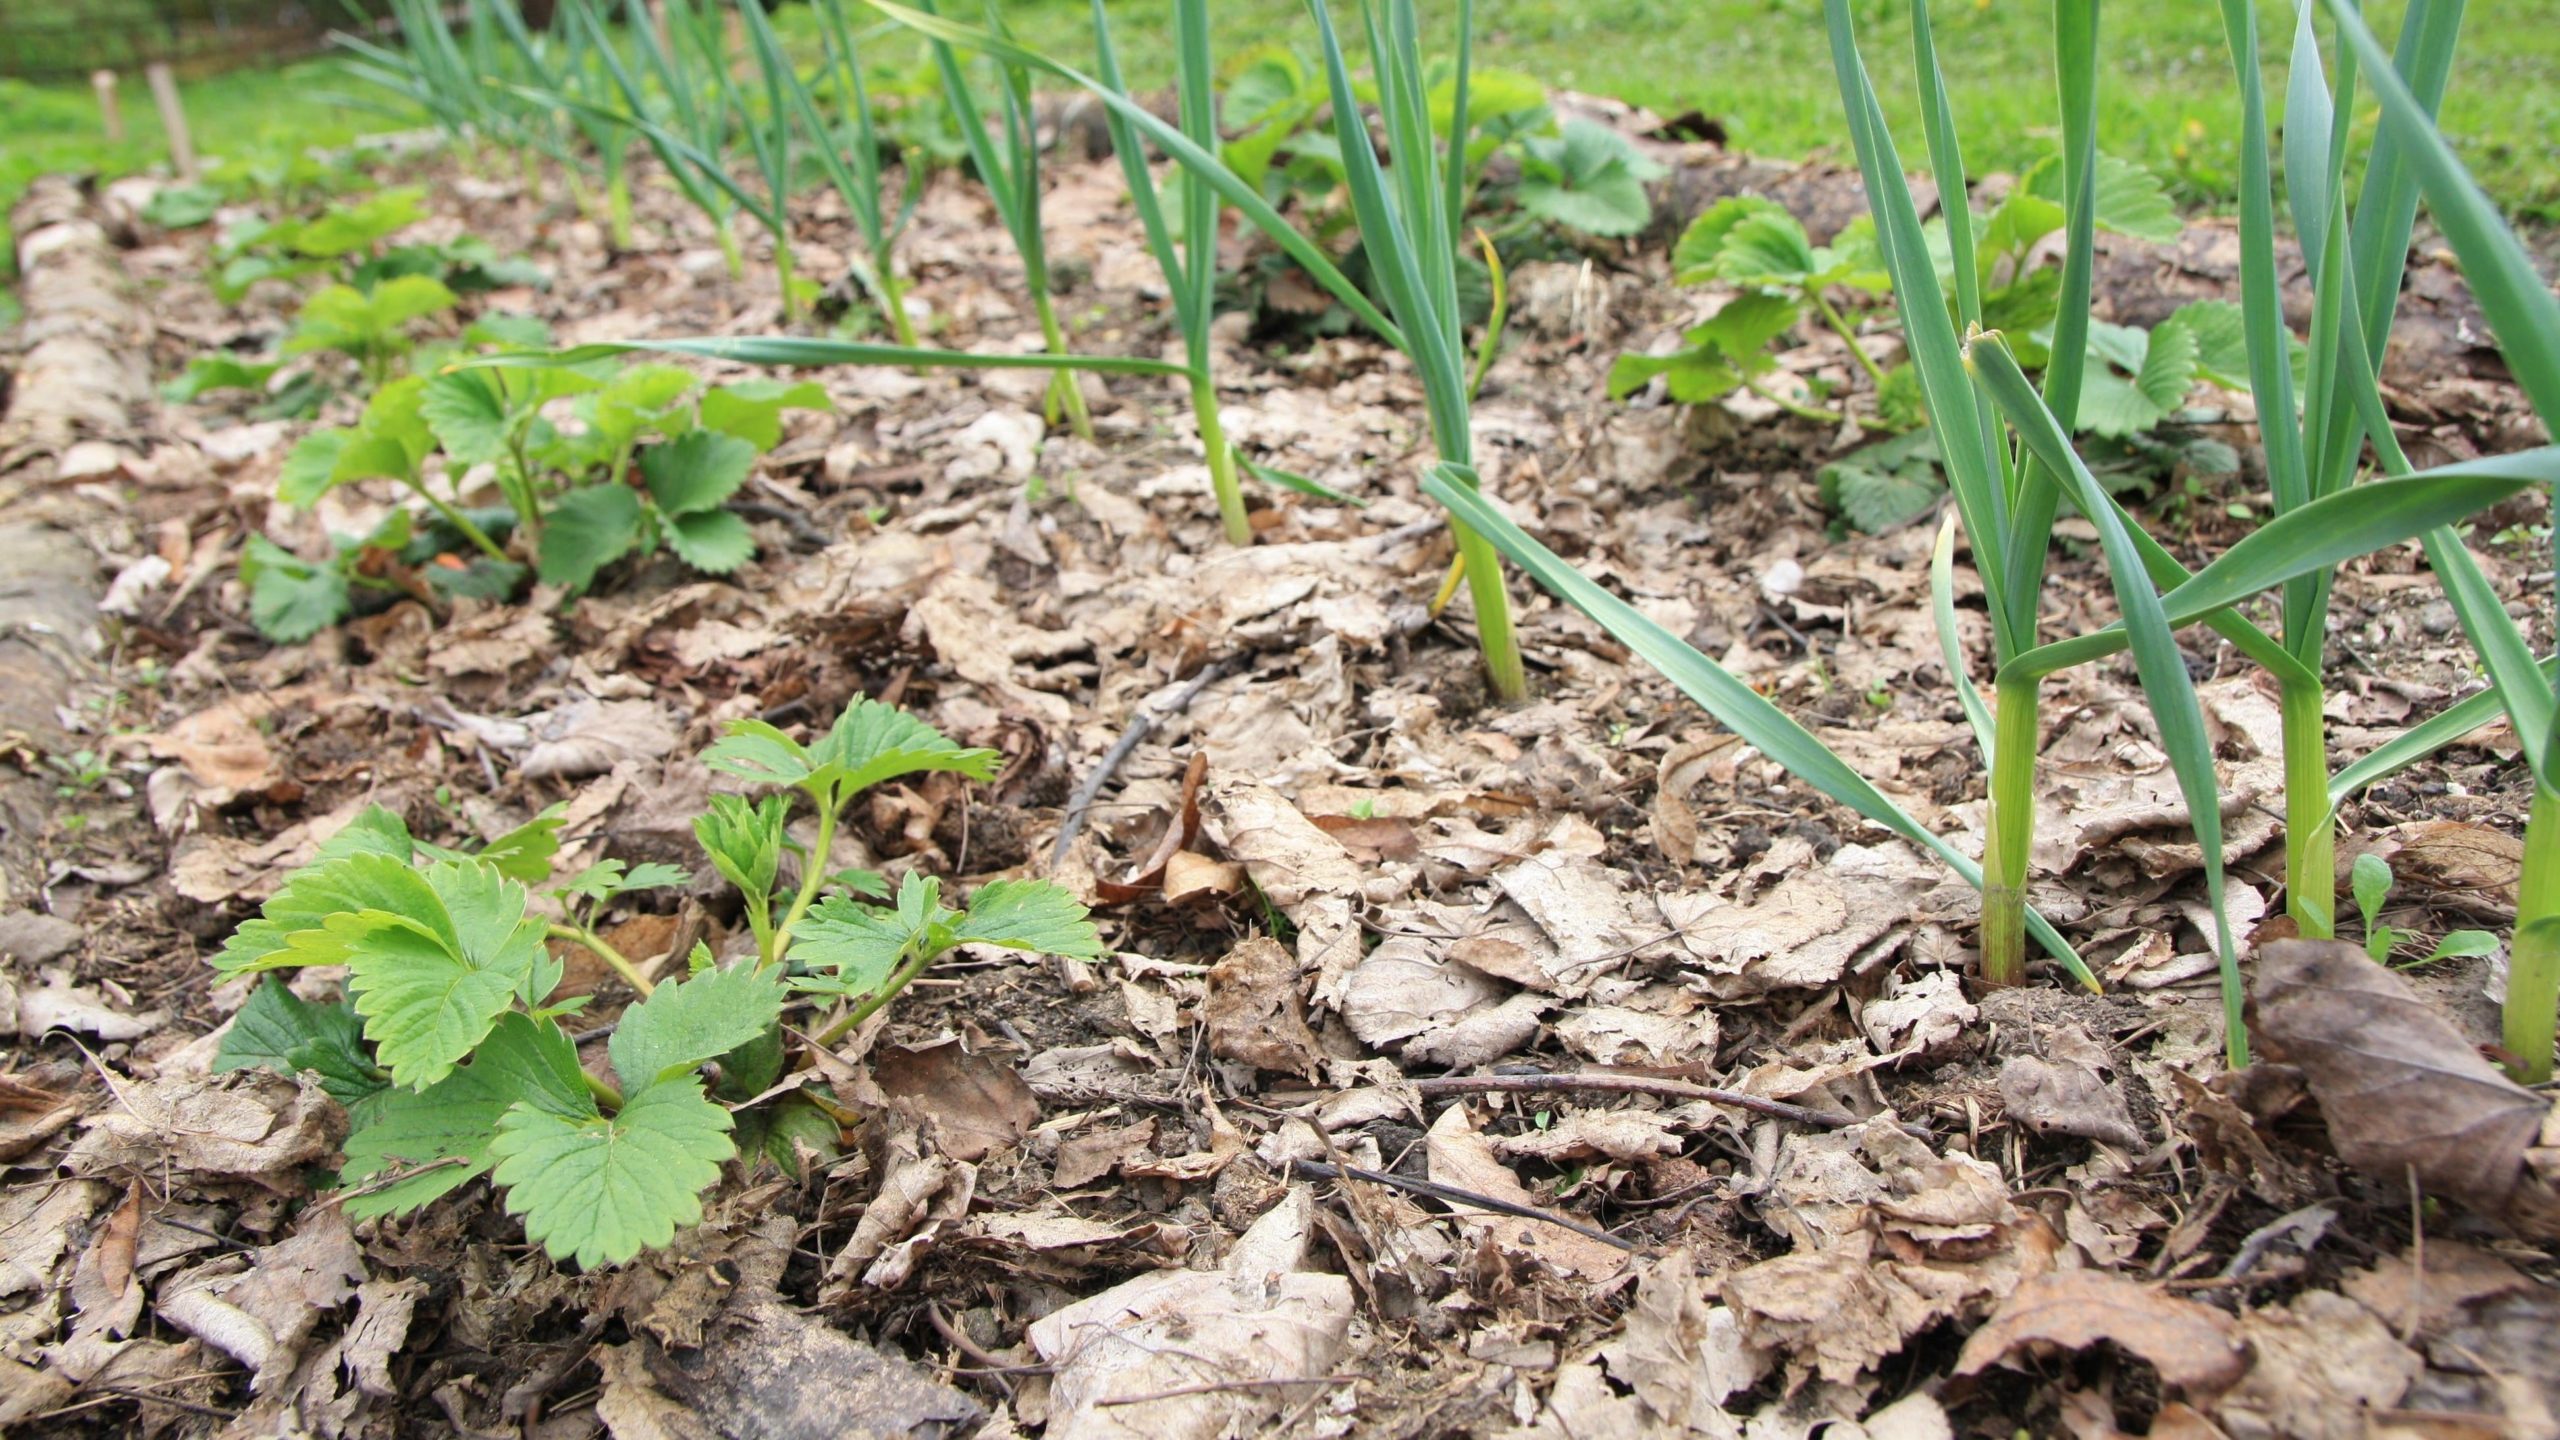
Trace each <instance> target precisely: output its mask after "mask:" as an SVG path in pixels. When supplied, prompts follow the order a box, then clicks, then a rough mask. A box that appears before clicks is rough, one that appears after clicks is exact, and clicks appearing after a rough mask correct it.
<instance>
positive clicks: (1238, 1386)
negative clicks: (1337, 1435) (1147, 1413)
mask: <svg viewBox="0 0 2560 1440" xmlns="http://www.w3.org/2000/svg"><path fill="white" fill-rule="evenodd" d="M1359 1380H1360V1377H1359V1376H1357V1375H1309V1376H1306V1377H1304V1378H1302V1379H1297V1380H1290V1379H1256V1380H1207V1381H1203V1382H1201V1383H1200V1384H1197V1385H1176V1386H1174V1387H1173V1388H1172V1389H1170V1390H1156V1391H1151V1392H1150V1393H1148V1394H1145V1395H1114V1396H1112V1397H1111V1398H1110V1399H1108V1400H1096V1401H1095V1402H1093V1403H1094V1405H1095V1407H1096V1408H1100V1407H1102V1406H1107V1405H1144V1404H1146V1403H1147V1402H1148V1401H1150V1400H1174V1399H1179V1398H1181V1397H1182V1396H1185V1395H1217V1394H1222V1393H1224V1392H1226V1391H1229V1390H1280V1389H1285V1388H1287V1387H1289V1386H1291V1385H1355V1384H1358V1383H1359Z"/></svg>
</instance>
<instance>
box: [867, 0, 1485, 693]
mask: <svg viewBox="0 0 2560 1440" xmlns="http://www.w3.org/2000/svg"><path fill="white" fill-rule="evenodd" d="M869 3H870V4H871V6H872V8H873V9H876V10H878V11H880V12H881V13H882V14H884V15H887V16H889V17H890V18H891V19H894V20H896V21H898V22H899V23H901V24H903V25H906V26H908V27H909V28H911V29H915V30H918V31H921V32H923V33H924V34H925V35H926V36H927V37H929V38H931V39H933V40H935V41H936V42H937V43H940V44H943V45H946V46H947V45H967V46H970V47H972V48H974V49H978V50H981V51H984V52H987V53H989V54H992V55H994V56H996V57H997V58H999V59H1000V60H1001V61H1003V62H1005V63H1006V64H1009V65H1013V66H1017V67H1020V68H1022V69H1025V70H1030V71H1037V72H1039V73H1043V74H1047V75H1050V76H1053V77H1055V78H1057V79H1059V80H1063V81H1065V82H1067V83H1069V84H1072V85H1078V86H1082V87H1083V88H1085V89H1086V90H1088V91H1091V92H1092V93H1093V94H1094V95H1095V97H1096V98H1098V99H1100V100H1101V102H1102V103H1103V105H1104V106H1105V107H1106V108H1107V109H1108V110H1109V111H1110V113H1111V114H1112V116H1113V117H1115V118H1116V119H1118V120H1120V121H1122V122H1124V123H1125V124H1126V125H1127V127H1128V128H1130V129H1132V130H1134V131H1136V132H1137V133H1138V134H1140V135H1142V136H1144V137H1145V138H1146V139H1147V141H1148V142H1149V143H1151V144H1153V145H1154V146H1155V147H1156V148H1157V149H1158V150H1160V151H1162V152H1163V153H1164V154H1165V155H1166V156H1168V157H1170V158H1171V159H1172V160H1173V161H1174V162H1175V163H1176V164H1177V165H1179V166H1180V167H1181V168H1182V171H1183V173H1184V174H1185V175H1186V176H1187V177H1188V178H1189V179H1190V180H1192V181H1195V182H1197V183H1200V184H1204V185H1207V186H1210V187H1212V188H1214V189H1215V190H1216V191H1217V192H1218V194H1219V195H1220V196H1221V197H1222V198H1224V199H1225V200H1226V202H1227V203H1228V204H1230V205H1232V206H1234V207H1235V209H1236V212H1237V213H1238V214H1239V215H1241V216H1243V217H1244V218H1245V219H1247V220H1249V221H1251V222H1252V223H1253V224H1254V225H1255V226H1256V227H1257V228H1259V229H1261V230H1262V231H1263V232H1264V233H1265V234H1267V235H1269V236H1270V237H1271V239H1272V240H1273V242H1274V243H1276V244H1278V245H1279V246H1280V248H1281V249H1282V250H1283V251H1285V252H1287V254H1288V256H1289V258H1290V259H1292V260H1294V261H1296V262H1297V263H1298V264H1299V265H1300V266H1302V267H1303V268H1304V269H1305V270H1306V272H1307V274H1308V275H1309V276H1311V277H1313V278H1314V280H1315V281H1316V283H1317V284H1318V285H1320V286H1321V287H1323V288H1324V290H1325V291H1326V292H1327V293H1328V294H1330V295H1332V296H1333V297H1334V299H1336V300H1338V301H1340V302H1342V305H1343V307H1344V308H1345V309H1347V310H1349V311H1350V312H1351V314H1352V315H1353V316H1354V317H1356V318H1357V319H1358V320H1359V321H1360V322H1361V323H1362V324H1364V325H1366V326H1368V327H1369V329H1370V330H1372V331H1373V332H1375V333H1376V334H1377V335H1378V336H1379V338H1381V339H1382V340H1384V341H1386V342H1387V343H1388V344H1389V345H1391V346H1393V347H1395V348H1396V349H1398V350H1401V351H1403V352H1404V353H1405V354H1406V356H1408V357H1409V358H1410V359H1411V360H1412V361H1413V364H1414V368H1415V370H1416V372H1417V373H1418V374H1419V375H1420V376H1421V378H1422V383H1423V390H1424V394H1425V398H1426V402H1427V406H1428V409H1429V412H1430V421H1431V432H1432V436H1433V440H1434V442H1435V445H1436V448H1437V451H1438V459H1437V463H1436V464H1435V465H1434V466H1433V468H1432V471H1431V472H1430V473H1431V474H1433V475H1445V476H1447V477H1449V478H1451V479H1453V480H1454V481H1455V482H1456V483H1457V484H1458V485H1459V486H1461V487H1462V488H1465V489H1467V490H1469V491H1470V492H1472V491H1473V489H1474V488H1475V485H1476V483H1477V482H1476V476H1475V470H1474V464H1473V461H1474V447H1473V440H1472V436H1471V433H1470V429H1469V408H1470V407H1469V400H1470V393H1471V390H1470V380H1471V378H1472V377H1471V375H1470V371H1469V365H1468V355H1467V350H1466V347H1465V345H1464V343H1463V337H1462V336H1461V333H1460V315H1459V307H1458V295H1457V262H1458V253H1459V252H1458V246H1459V244H1460V229H1461V224H1460V222H1461V217H1462V215H1463V203H1464V198H1465V197H1464V191H1465V174H1464V170H1465V167H1464V166H1463V164H1457V163H1448V162H1447V161H1446V160H1445V159H1444V156H1443V154H1442V148H1441V146H1440V145H1439V144H1438V143H1437V142H1436V137H1435V134H1434V131H1433V128H1432V124H1431V110H1432V105H1431V100H1430V91H1431V80H1430V77H1429V76H1428V74H1427V73H1426V72H1425V70H1424V68H1423V63H1422V57H1421V45H1420V41H1419V39H1418V37H1417V35H1416V31H1415V20H1414V13H1413V6H1412V4H1411V0H1385V8H1386V10H1387V15H1386V16H1385V18H1384V19H1383V20H1381V18H1380V16H1379V14H1378V13H1377V9H1376V8H1374V7H1372V6H1370V5H1368V4H1366V3H1364V4H1363V6H1362V18H1363V20H1364V21H1365V22H1366V29H1367V31H1368V38H1369V44H1370V54H1371V57H1372V59H1373V61H1374V62H1375V65H1376V68H1377V72H1378V77H1377V78H1378V91H1377V93H1378V96H1379V100H1380V105H1379V109H1380V112H1381V114H1382V115H1383V117H1384V119H1385V123H1386V129H1387V144H1388V148H1389V152H1390V154H1391V155H1392V156H1393V157H1394V160H1395V163H1394V166H1393V168H1392V171H1390V170H1389V169H1388V168H1387V167H1383V166H1381V165H1379V163H1378V160H1377V155H1376V152H1375V150H1374V149H1373V148H1372V147H1371V146H1368V145H1358V144H1354V145H1346V146H1344V147H1342V149H1343V164H1344V167H1345V170H1346V172H1347V175H1348V179H1349V183H1350V189H1351V196H1352V204H1353V208H1354V210H1355V212H1356V214H1357V215H1358V217H1359V224H1360V231H1361V234H1362V236H1363V237H1364V244H1365V248H1366V250H1367V253H1368V255H1369V259H1370V264H1371V266H1372V269H1373V271H1374V273H1375V275H1376V277H1377V280H1378V283H1379V287H1380V289H1382V290H1383V291H1385V293H1386V295H1387V297H1388V310H1390V311H1392V312H1393V316H1394V318H1392V319H1390V318H1389V315H1388V312H1387V311H1382V310H1380V309H1379V308H1378V307H1377V306H1376V305H1374V304H1372V303H1371V302H1370V300H1369V298H1368V296H1367V295H1365V294H1364V293H1362V291H1361V289H1360V287H1359V286H1358V285H1356V284H1354V283H1352V281H1351V279H1350V278H1349V277H1348V276H1346V275H1345V274H1344V273H1343V272H1342V270H1341V268H1340V267H1339V266H1338V265H1336V264H1335V263H1334V261H1333V258H1332V257H1331V256H1330V255H1328V254H1326V253H1325V252H1324V250H1323V249H1322V248H1321V247H1320V246H1318V245H1317V244H1315V243H1314V242H1313V241H1311V240H1310V239H1308V238H1307V236H1305V235H1304V234H1302V233H1301V232H1300V231H1299V230H1298V229H1297V227H1296V226H1294V225H1291V224H1290V223H1289V222H1288V220H1287V219H1285V218H1284V217H1283V216H1282V215H1281V214H1280V213H1279V211H1277V210H1275V209H1274V208H1272V205H1271V203H1270V201H1269V200H1268V199H1266V198H1265V197H1264V196H1263V194H1262V192H1261V190H1260V188H1259V187H1257V186H1256V185H1254V184H1251V183H1249V182H1248V181H1246V180H1245V179H1244V177H1242V176H1241V175H1239V174H1238V173H1237V172H1236V171H1235V169H1234V168H1233V167H1231V166H1229V165H1227V164H1224V163H1222V162H1221V161H1220V159H1219V158H1218V156H1217V155H1215V154H1213V153H1211V152H1210V151H1208V150H1205V149H1203V148H1202V147H1201V146H1200V145H1199V144H1197V143H1196V142H1195V141H1193V140H1192V138H1191V137H1190V136H1189V135H1187V134H1185V133H1184V132H1183V130H1182V129H1181V128H1180V127H1178V126H1175V125H1170V124H1167V123H1166V122H1164V121H1163V120H1161V119H1158V118H1157V117H1156V116H1155V115H1153V114H1151V113H1149V112H1148V111H1147V109H1146V107H1144V106H1142V105H1140V104H1138V103H1137V102H1136V101H1134V100H1132V99H1131V98H1130V97H1129V96H1128V95H1127V94H1126V93H1125V92H1124V91H1123V90H1121V89H1120V88H1119V87H1117V86H1115V85H1112V84H1110V83H1108V82H1106V81H1104V80H1102V79H1098V78H1096V77H1094V76H1090V75H1087V74H1085V73H1084V72H1082V71H1080V70H1076V69H1074V68H1073V67H1071V66H1068V65H1064V64H1061V63H1059V62H1058V61H1056V60H1053V59H1051V58H1049V57H1048V56H1045V55H1042V54H1040V53H1039V52H1037V51H1034V50H1030V49H1027V48H1025V47H1023V46H1021V45H1018V44H1016V43H1015V42H1013V41H1012V40H1010V39H1008V38H1006V37H1004V36H1003V35H1000V34H995V33H991V32H988V31H984V30H976V29H972V28H970V27H968V26H965V25H957V24H954V23H952V22H951V21H949V20H946V19H944V18H942V17H941V16H939V15H936V14H933V13H930V12H928V11H923V10H915V9H910V8H908V7H906V6H903V5H899V4H895V3H892V0H869ZM1309 9H1310V11H1311V12H1312V13H1313V14H1314V16H1315V18H1316V22H1317V29H1318V33H1319V36H1320V38H1321V40H1322V42H1323V48H1324V60H1325V69H1326V78H1327V84H1328V86H1329V87H1330V93H1331V95H1332V98H1333V108H1334V113H1335V114H1336V115H1337V116H1344V117H1350V116H1357V115H1359V114H1361V108H1360V91H1359V90H1358V89H1357V88H1355V87H1354V85H1353V84H1352V80H1351V72H1350V67H1349V65H1348V63H1347V62H1346V61H1345V59H1344V56H1343V49H1342V44H1341V41H1340V39H1339V37H1338V36H1337V35H1336V34H1335V31H1334V28H1333V20H1332V16H1331V15H1330V14H1329V13H1328V12H1327V10H1326V8H1325V6H1324V4H1323V0H1310V4H1309ZM1473 33H1474V6H1473V5H1472V3H1465V0H1462V3H1461V4H1460V6H1459V13H1458V54H1457V60H1456V65H1455V68H1454V70H1453V71H1452V86H1451V124H1450V126H1449V135H1450V137H1451V138H1450V141H1449V147H1448V148H1449V151H1450V153H1451V154H1463V153H1464V149H1465V146H1466V143H1467V140H1466V137H1467V136H1468V134H1469V133H1470V128H1471V127H1470V125H1469V123H1468V119H1467V116H1468V105H1467V77H1468V69H1469V59H1470V55H1471V51H1472V36H1473ZM1435 493H1437V492H1436V491H1435ZM1450 533H1451V536H1452V538H1453V539H1454V540H1455V541H1456V544H1457V550H1458V555H1459V558H1460V561H1461V563H1462V564H1463V565H1464V567H1465V579H1466V584H1467V588H1468V592H1469V595H1470V597H1471V598H1472V599H1473V601H1474V605H1475V619H1476V636H1477V645H1478V648H1479V649H1480V650H1481V651H1482V652H1483V655H1484V662H1485V671H1486V675H1487V677H1488V679H1489V680H1490V681H1491V684H1492V688H1493V691H1494V693H1495V694H1496V695H1498V696H1500V697H1501V698H1503V699H1505V700H1516V699H1519V698H1522V697H1523V696H1525V695H1526V694H1527V693H1528V676H1527V673H1526V672H1525V671H1524V670H1523V669H1522V667H1521V663H1520V646H1519V640H1518V637H1517V635H1516V634H1515V633H1514V631H1513V628H1512V620H1511V597H1510V594H1509V592H1508V591H1506V590H1505V589H1504V587H1503V577H1502V564H1501V559H1500V556H1499V555H1498V554H1497V553H1496V551H1495V549H1494V547H1493V546H1492V545H1491V544H1489V543H1488V542H1486V540H1485V539H1484V538H1483V536H1482V535H1481V534H1480V533H1478V531H1477V530H1476V529H1475V528H1474V527H1473V526H1472V525H1470V524H1468V523H1467V522H1466V521H1465V520H1464V519H1462V518H1453V520H1452V522H1451V525H1450Z"/></svg>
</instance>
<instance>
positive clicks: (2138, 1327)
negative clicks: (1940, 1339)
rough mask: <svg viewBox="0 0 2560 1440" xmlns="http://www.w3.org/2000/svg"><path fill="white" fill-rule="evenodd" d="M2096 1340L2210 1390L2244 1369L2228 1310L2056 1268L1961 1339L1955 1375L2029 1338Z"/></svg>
mask: <svg viewBox="0 0 2560 1440" xmlns="http://www.w3.org/2000/svg"><path fill="white" fill-rule="evenodd" d="M2101 1340H2105V1341H2108V1342H2110V1343H2112V1344H2114V1345H2115V1346H2116V1347H2117V1348H2119V1349H2121V1350H2124V1351H2126V1352H2127V1353H2129V1354H2132V1355H2135V1356H2138V1357H2140V1358H2141V1359H2143V1360H2145V1361H2147V1362H2149V1363H2150V1365H2151V1367H2152V1368H2153V1369H2155V1370H2157V1371H2159V1372H2160V1378H2161V1380H2162V1381H2163V1382H2165V1383H2167V1384H2169V1385H2171V1386H2174V1387H2176V1388H2177V1389H2179V1390H2182V1391H2185V1392H2186V1393H2188V1394H2190V1395H2212V1394H2219V1393H2221V1392H2222V1391H2224V1390H2228V1389H2229V1388H2231V1386H2233V1385H2234V1384H2236V1383H2238V1381H2239V1379H2240V1377H2241V1376H2242V1375H2243V1374H2244V1373H2246V1372H2247V1370H2248V1368H2249V1352H2248V1349H2247V1347H2245V1346H2244V1345H2242V1344H2241V1342H2240V1335H2239V1330H2238V1328H2237V1327H2236V1326H2235V1325H2233V1323H2232V1321H2231V1317H2230V1316H2228V1315H2225V1314H2223V1313H2222V1312H2221V1311H2219V1310H2215V1309H2212V1308H2210V1307H2208V1306H2204V1305H2199V1304H2197V1303H2196V1302H2194V1301H2192V1300H2181V1299H2179V1298H2178V1297H2176V1296H2174V1295H2168V1294H2163V1293H2162V1292H2160V1291H2157V1290H2153V1289H2151V1288H2149V1287H2148V1286H2144V1285H2138V1284H2135V1283H2134V1282H2133V1281H2131V1280H2125V1279H2121V1278H2118V1277H2116V1276H2113V1275H2106V1274H2101V1273H2100V1272H2098V1271H2095V1270H2057V1271H2053V1272H2050V1273H2048V1274H2044V1275H2039V1276H2037V1277H2036V1278H2035V1279H2033V1280H2030V1281H2028V1282H2027V1283H2026V1284H2024V1285H2021V1286H2019V1287H2018V1288H2017V1290H2016V1291H2015V1292H2014V1293H2012V1294H2011V1295H2010V1296H2009V1298H2008V1300H2007V1302H2006V1303H2004V1304H2002V1305H2001V1307H2000V1309H1999V1310H1998V1311H1997V1312H1996V1313H1994V1314H1993V1315H1992V1317H1991V1319H1990V1320H1989V1321H1988V1322H1987V1323H1985V1324H1984V1325H1983V1327H1982V1328H1981V1329H1979V1330H1976V1331H1975V1332H1973V1335H1972V1337H1971V1338H1969V1339H1967V1340H1966V1341H1965V1343H1964V1353H1963V1354H1962V1355H1961V1356H1960V1357H1959V1358H1958V1359H1957V1361H1956V1373H1957V1374H1959V1375H1979V1374H1981V1373H1982V1372H1983V1371H1984V1370H1986V1369H1988V1368H1990V1367H1991V1366H1992V1365H1993V1364H1995V1363H1997V1362H1999V1361H2002V1360H2005V1359H2008V1358H2009V1357H2010V1356H2012V1355H2014V1354H2016V1353H2017V1352H2018V1351H2020V1350H2021V1349H2024V1348H2026V1347H2028V1346H2031V1345H2058V1346H2061V1347H2062V1348H2063V1349H2066V1350H2085V1349H2087V1348H2088V1347H2090V1346H2091V1345H2094V1344H2096V1343H2098V1342H2099V1341H2101Z"/></svg>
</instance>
